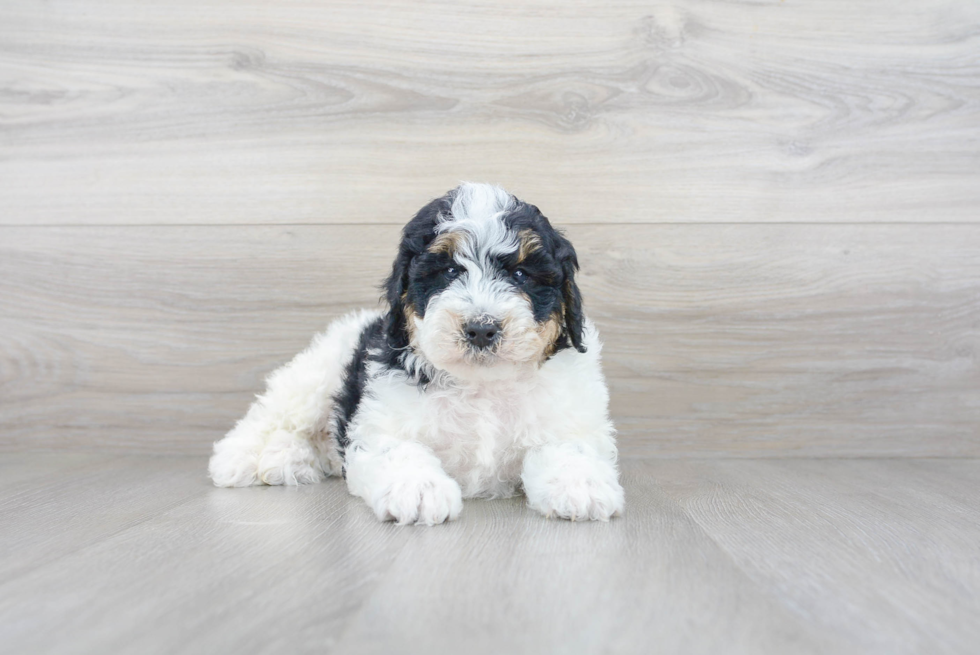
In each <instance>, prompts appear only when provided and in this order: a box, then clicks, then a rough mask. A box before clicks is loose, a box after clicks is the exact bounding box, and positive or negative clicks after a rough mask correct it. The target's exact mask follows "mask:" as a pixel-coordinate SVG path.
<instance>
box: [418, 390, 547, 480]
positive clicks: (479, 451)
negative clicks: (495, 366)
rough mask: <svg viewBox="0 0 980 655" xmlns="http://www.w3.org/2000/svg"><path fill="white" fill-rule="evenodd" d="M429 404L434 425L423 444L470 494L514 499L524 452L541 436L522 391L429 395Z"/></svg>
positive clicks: (430, 422)
mask: <svg viewBox="0 0 980 655" xmlns="http://www.w3.org/2000/svg"><path fill="white" fill-rule="evenodd" d="M424 404H425V405H426V407H425V413H426V414H427V416H428V417H429V423H428V426H427V429H425V430H423V431H422V434H420V435H419V436H418V438H419V440H420V441H422V442H423V443H425V444H426V445H428V446H429V447H430V448H432V450H433V452H434V453H435V454H436V456H438V457H439V459H440V460H441V461H442V463H443V466H444V467H445V469H446V471H447V473H449V474H450V475H452V476H453V477H454V478H456V479H457V480H458V481H459V482H460V483H461V484H462V485H463V487H464V493H465V494H466V495H468V496H471V495H479V494H489V495H509V494H510V493H512V492H513V484H516V482H517V481H518V479H519V477H520V467H521V463H522V461H523V455H524V452H525V451H526V450H527V448H528V447H530V446H531V445H533V442H534V441H535V435H536V434H537V433H538V429H537V426H536V423H537V416H536V413H535V411H534V408H533V404H532V403H530V402H528V399H527V398H526V397H525V396H524V395H523V394H522V393H520V391H519V390H516V389H515V390H507V389H505V390H501V391H498V392H496V393H493V392H482V393H481V392H449V393H446V392H436V393H433V394H431V395H430V394H426V397H425V400H424ZM501 485H503V486H501ZM505 487H506V488H505Z"/></svg>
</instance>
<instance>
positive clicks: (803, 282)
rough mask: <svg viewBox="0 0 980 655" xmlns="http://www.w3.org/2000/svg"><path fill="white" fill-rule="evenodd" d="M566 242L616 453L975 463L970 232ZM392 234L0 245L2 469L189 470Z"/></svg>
mask: <svg viewBox="0 0 980 655" xmlns="http://www.w3.org/2000/svg"><path fill="white" fill-rule="evenodd" d="M568 233H569V235H570V236H571V238H572V239H573V241H574V242H575V243H576V244H577V245H578V249H579V253H580V258H581V260H582V263H583V270H582V273H581V275H580V279H581V286H582V289H583V293H584V294H585V298H586V306H587V308H588V310H589V312H590V314H591V315H592V317H593V318H594V319H595V320H596V321H597V323H598V324H599V326H600V328H601V330H602V332H603V335H604V339H605V341H606V349H605V362H606V371H607V375H608V377H609V380H610V385H611V388H612V391H613V412H614V415H615V418H616V420H617V423H618V425H619V427H620V429H621V431H622V444H623V449H624V451H625V452H627V453H630V454H636V455H651V454H656V455H710V454H722V455H732V456H758V455H766V456H792V455H817V456H864V455H885V456H906V455H926V456H980V435H978V427H977V426H978V425H980V362H978V354H977V353H980V258H978V257H977V252H978V251H980V226H978V225H862V226H853V225H645V226H628V225H606V226H602V225H593V226H587V225H586V226H571V227H570V228H569V230H568ZM397 236H398V228H397V227H394V226H373V227H371V226H255V227H247V226H197V227H180V226H173V227H167V226H157V227H136V226H130V227H127V226H120V227H63V228H55V227H46V228H28V227H6V228H0V434H2V435H3V439H2V441H3V443H2V447H3V448H4V449H7V450H12V449H17V448H23V447H27V448H52V447H86V448H108V449H137V450H142V451H145V452H172V451H178V452H189V453H202V454H203V453H204V452H205V451H206V450H207V448H208V445H209V443H210V442H211V441H213V440H214V439H216V438H218V437H219V436H220V435H221V434H222V433H223V431H225V430H227V429H228V428H229V427H230V426H231V424H232V423H233V421H234V420H235V419H236V418H237V417H238V416H239V415H240V414H242V413H243V412H244V410H245V408H246V407H247V405H248V403H249V399H250V397H251V394H253V393H255V392H257V391H259V390H261V386H262V378H263V376H264V375H265V374H266V373H267V372H269V371H270V370H271V369H272V368H274V367H275V366H276V365H277V364H279V363H281V362H283V361H285V360H287V359H288V358H289V357H290V356H291V355H292V354H294V353H295V352H296V351H298V350H299V349H300V348H302V347H303V346H304V345H305V344H306V342H307V341H308V340H309V338H310V336H311V335H312V333H313V332H314V331H315V330H318V329H320V328H322V327H323V326H324V325H325V324H326V322H327V321H328V320H329V319H330V318H332V317H335V316H337V315H339V314H341V313H342V312H344V311H347V310H348V309H351V308H355V307H361V306H377V302H376V301H377V297H378V292H377V284H378V283H379V282H380V280H381V279H382V278H383V277H384V276H385V274H386V273H387V270H388V267H389V265H390V259H391V257H392V253H393V252H394V247H395V244H396V243H397Z"/></svg>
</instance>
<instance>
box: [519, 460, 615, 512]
mask: <svg viewBox="0 0 980 655" xmlns="http://www.w3.org/2000/svg"><path fill="white" fill-rule="evenodd" d="M521 481H522V482H523V483H524V493H525V494H527V502H528V505H530V506H531V507H532V508H533V509H535V510H537V511H539V512H541V513H542V514H544V515H545V516H548V517H551V516H557V517H560V518H563V519H571V520H573V521H580V520H585V519H592V520H594V521H596V520H598V521H608V520H609V518H610V517H612V516H617V515H619V514H621V513H622V511H623V504H624V497H623V487H622V486H621V485H620V484H619V473H618V471H617V470H616V464H615V461H614V460H611V459H610V458H608V457H602V456H601V455H600V454H599V453H598V452H597V451H596V450H595V448H593V447H592V446H590V445H588V444H586V443H584V442H578V441H573V442H564V443H555V444H546V445H544V446H540V447H538V448H535V449H533V450H531V451H529V452H528V453H527V455H525V457H524V470H523V472H522V473H521Z"/></svg>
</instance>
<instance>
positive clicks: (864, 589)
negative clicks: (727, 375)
mask: <svg viewBox="0 0 980 655" xmlns="http://www.w3.org/2000/svg"><path fill="white" fill-rule="evenodd" d="M647 470H648V471H649V474H650V475H651V476H652V477H653V478H654V479H656V480H658V482H659V483H660V484H661V485H662V488H663V489H664V490H665V491H666V492H667V494H668V495H669V496H670V497H672V498H675V499H677V500H678V501H679V502H680V504H681V506H682V507H683V508H684V509H685V510H686V511H687V513H688V514H689V515H690V516H691V517H692V518H693V519H694V520H695V521H696V522H697V523H698V525H700V526H701V527H702V528H704V529H705V531H706V532H707V533H708V534H710V535H711V538H712V540H713V541H714V542H715V543H716V544H717V545H718V546H720V547H721V548H722V549H723V550H724V551H725V552H726V553H728V554H729V555H730V556H731V557H732V558H733V559H734V561H735V562H736V563H738V565H739V566H740V567H741V568H742V569H743V570H745V572H746V573H747V574H748V575H749V577H750V578H751V579H752V580H753V581H755V582H757V583H758V584H759V585H760V586H761V587H763V588H764V589H767V590H768V591H769V592H770V593H772V594H774V595H776V596H778V597H780V598H782V599H784V600H785V602H786V603H787V605H788V606H790V607H792V608H793V609H794V612H795V613H796V614H797V615H798V616H800V617H805V619H806V620H807V622H808V623H809V624H811V625H815V626H818V627H819V629H820V630H822V631H825V632H827V633H830V634H833V635H836V636H838V637H842V638H844V639H845V640H846V641H848V642H850V643H851V644H854V645H855V646H857V647H858V648H859V650H861V651H863V652H869V653H870V652H882V653H901V652H908V653H924V652H928V653H967V652H971V651H972V650H975V649H976V646H977V644H978V643H980V623H978V622H977V621H974V620H972V619H967V618H966V617H968V616H974V617H975V616H978V615H980V568H978V567H977V544H978V543H980V522H978V521H977V517H976V516H975V513H976V511H977V509H976V508H977V500H978V498H977V490H978V489H980V470H978V462H977V461H976V460H971V461H936V460H905V461H900V460H890V461H846V460H845V461H833V462H828V461H813V460H805V459H799V460H790V461H781V462H779V463H778V464H770V463H767V462H765V461H754V462H745V461H742V462H739V463H738V464H734V463H730V462H699V463H697V464H694V465H687V464H684V463H678V462H672V463H669V464H668V463H662V462H650V463H649V464H648V468H647ZM910 581H914V585H913V586H912V587H910V585H909V582H910ZM954 607H955V608H956V609H955V610H954V609H953V608H954Z"/></svg>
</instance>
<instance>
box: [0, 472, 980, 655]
mask: <svg viewBox="0 0 980 655" xmlns="http://www.w3.org/2000/svg"><path fill="white" fill-rule="evenodd" d="M204 468H205V462H204V460H203V459H201V458H194V457H152V456H146V455H142V456H136V455H133V456H115V457H107V456H104V455H95V454H47V455H45V454H30V455H26V454H25V455H4V456H3V457H2V459H0V644H2V647H0V648H2V650H3V651H4V652H10V653H74V652H107V653H140V654H147V653H177V652H180V653H190V652H212V653H218V652H249V653H254V652H258V653H267V652H268V653H272V652H335V653H345V654H347V653H368V652H370V653H440V652H468V653H507V652H512V653H550V652H565V653H600V652H603V653H604V652H608V653H620V652H622V653H685V654H689V653H780V654H783V653H834V654H838V653H890V654H891V653H971V652H974V653H975V652H976V647H977V644H978V643H980V622H978V621H977V620H976V619H977V616H978V615H980V548H978V544H980V460H976V459H962V460H955V459H914V460H912V459H850V460H847V459H802V458H800V459H792V460H785V459H768V460H746V459H740V460H726V459H659V460H653V459H646V460H644V459H633V460H630V459H627V460H625V461H624V462H623V472H624V481H625V485H626V489H627V499H628V511H627V513H626V515H625V516H624V517H622V518H620V519H616V520H613V521H612V522H610V523H608V524H601V523H597V524H592V523H578V524H572V523H567V522H560V521H554V520H546V519H544V518H541V517H540V516H538V515H536V514H534V513H532V512H530V511H529V510H528V509H527V508H526V507H525V506H524V504H523V502H522V500H521V499H508V500H496V501H472V502H468V503H467V505H466V508H465V510H464V513H463V515H462V517H461V519H460V520H459V521H458V522H456V523H453V524H450V525H447V526H439V527H435V528H415V527H407V528H402V527H397V526H394V525H391V524H381V523H378V522H377V521H376V520H375V519H374V517H373V516H372V515H371V514H370V513H369V511H368V510H367V508H366V507H365V506H363V504H362V503H361V502H360V501H359V500H357V499H354V498H351V497H350V496H348V495H347V493H346V489H345V487H344V484H343V482H342V481H340V480H336V479H334V480H329V481H327V482H325V483H323V484H319V485H314V486H309V487H301V488H275V487H273V488H270V487H260V488H251V489H237V490H229V489H216V488H213V487H211V486H210V485H209V483H208V481H207V480H206V478H205V474H204Z"/></svg>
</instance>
